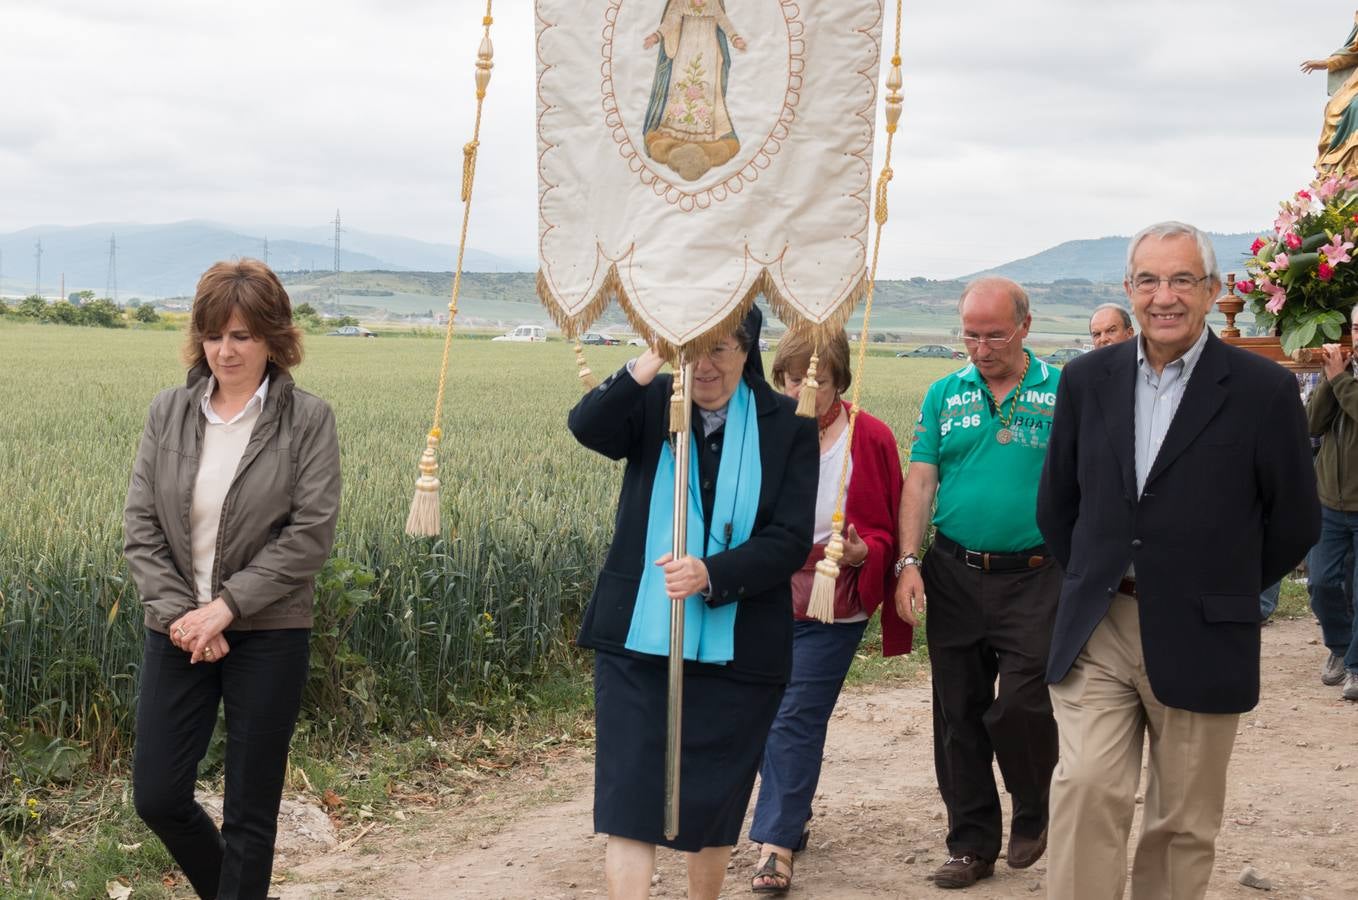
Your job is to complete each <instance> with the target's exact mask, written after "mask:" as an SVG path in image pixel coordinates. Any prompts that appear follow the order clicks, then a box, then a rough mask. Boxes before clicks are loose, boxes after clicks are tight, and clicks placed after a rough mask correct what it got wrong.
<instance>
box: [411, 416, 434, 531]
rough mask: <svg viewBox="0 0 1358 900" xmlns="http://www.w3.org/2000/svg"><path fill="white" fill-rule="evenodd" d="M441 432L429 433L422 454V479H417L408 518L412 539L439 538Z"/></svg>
mask: <svg viewBox="0 0 1358 900" xmlns="http://www.w3.org/2000/svg"><path fill="white" fill-rule="evenodd" d="M439 435H440V430H439V429H437V428H435V429H433V430H432V431H430V432H429V437H428V438H427V440H426V442H425V444H426V445H425V448H424V452H423V453H421V454H420V477H419V478H417V479H415V497H414V499H412V500H411V501H410V515H409V516H408V517H407V518H406V534H408V535H410V536H411V537H438V534H439V531H440V525H439V478H438V471H439V463H438V456H437V455H436V453H435V450H436V448H437V447H438V445H439Z"/></svg>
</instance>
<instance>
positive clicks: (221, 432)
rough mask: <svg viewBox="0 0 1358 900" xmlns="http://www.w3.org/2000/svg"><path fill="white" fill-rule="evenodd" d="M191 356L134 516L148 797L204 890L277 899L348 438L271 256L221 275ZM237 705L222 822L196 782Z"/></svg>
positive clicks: (137, 775) (149, 456)
mask: <svg viewBox="0 0 1358 900" xmlns="http://www.w3.org/2000/svg"><path fill="white" fill-rule="evenodd" d="M185 355H186V357H187V361H188V362H189V364H190V370H189V374H188V380H187V382H186V384H185V385H184V386H183V387H178V388H171V389H169V390H166V391H162V392H161V393H160V394H159V395H158V396H157V397H156V399H155V400H154V401H153V402H152V404H151V410H150V413H149V415H148V416H147V421H146V429H145V431H144V432H143V434H142V439H141V446H140V449H139V450H138V452H137V459H136V462H135V464H134V466H133V469H132V479H131V485H130V487H129V489H128V495H127V506H126V510H125V512H124V555H125V556H126V558H127V563H128V568H129V570H130V571H131V573H132V578H133V580H134V581H135V582H136V585H137V589H138V591H139V593H140V594H141V598H142V603H143V606H144V608H145V622H146V642H145V648H144V655H143V661H142V670H141V691H140V695H139V699H138V704H137V739H136V748H135V752H134V758H133V793H134V799H135V804H136V808H137V813H138V815H140V816H141V817H142V819H144V820H145V821H146V823H147V824H148V825H149V826H150V827H151V829H152V830H153V831H155V832H156V834H157V835H159V836H160V839H161V840H162V841H163V842H164V843H165V846H166V847H167V848H168V849H169V851H170V853H171V854H172V855H173V856H174V858H175V860H176V861H177V862H178V863H179V865H180V866H181V867H182V868H183V869H184V872H185V874H186V875H187V876H188V879H189V881H190V883H191V884H192V885H193V887H194V890H196V891H197V892H198V894H199V896H201V897H220V898H224V900H225V898H264V897H265V896H266V895H267V892H268V887H269V879H270V874H271V871H272V867H273V845H274V837H275V833H276V831H277V824H278V807H279V802H280V800H281V797H282V791H283V778H284V774H285V771H286V766H287V755H288V744H289V742H290V741H291V738H292V732H293V728H294V726H295V725H296V721H297V713H298V709H299V708H300V706H301V699H302V689H303V687H304V685H305V683H306V678H307V671H308V640H309V638H310V634H311V624H312V601H313V595H314V591H315V576H316V573H317V572H318V571H320V568H321V566H322V565H324V563H325V560H326V558H327V557H328V556H329V555H330V548H331V545H332V543H333V542H334V537H335V521H336V519H337V517H338V514H339V498H340V470H339V442H338V440H337V438H336V434H335V419H334V415H333V413H332V412H331V411H330V407H329V406H327V405H326V403H325V401H323V400H321V399H319V398H317V397H314V396H312V395H311V394H308V393H306V392H304V391H302V390H300V389H298V388H297V387H296V386H295V385H294V384H293V381H292V377H291V375H290V374H289V371H290V370H291V369H292V367H293V366H295V365H296V364H297V363H299V362H300V361H301V356H302V348H301V333H300V331H298V329H297V328H296V327H295V326H294V325H293V323H292V306H291V303H290V301H289V300H288V295H287V292H286V291H284V290H283V286H282V284H281V283H280V282H279V281H278V278H277V276H275V275H274V273H273V272H272V271H270V270H269V269H268V267H267V266H265V265H264V264H262V263H260V262H258V261H256V260H250V259H246V260H241V261H239V262H233V263H217V264H216V265H214V266H212V267H211V268H210V269H208V271H207V272H206V273H204V275H203V277H202V279H201V280H200V281H199V282H198V290H197V293H196V295H195V297H194V304H193V314H192V320H191V323H190V326H189V340H188V345H187V347H186V352H185ZM222 703H224V704H225V708H226V728H227V747H226V762H225V770H226V795H225V798H224V800H223V822H222V828H221V830H220V832H219V831H218V829H217V827H216V826H215V825H214V824H213V822H212V820H211V819H210V818H209V817H208V815H207V813H205V812H204V811H203V809H202V807H201V806H199V805H198V803H197V802H196V801H195V800H194V797H193V788H194V782H195V780H196V777H197V770H198V764H199V763H200V762H201V761H202V758H203V755H204V754H205V753H206V751H207V746H208V741H209V739H210V738H211V736H212V730H213V727H214V726H215V724H216V721H217V709H218V706H219V704H222Z"/></svg>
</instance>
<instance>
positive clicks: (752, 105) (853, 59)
mask: <svg viewBox="0 0 1358 900" xmlns="http://www.w3.org/2000/svg"><path fill="white" fill-rule="evenodd" d="M536 8H537V23H538V31H537V58H538V150H539V164H538V179H539V198H540V199H539V234H540V237H539V258H540V269H539V273H538V293H539V296H540V297H541V299H542V301H543V303H544V304H545V305H546V306H547V308H548V309H549V310H550V311H551V313H552V315H553V316H554V317H555V318H556V320H557V322H558V324H560V325H561V327H562V329H563V330H564V331H565V332H566V333H567V334H568V335H572V336H574V335H577V334H579V333H580V332H581V331H583V330H584V329H586V328H588V327H589V325H590V324H591V323H592V322H593V321H594V319H595V318H597V317H598V316H599V314H600V313H601V312H602V311H603V309H604V308H605V307H606V306H607V305H608V303H610V302H612V301H613V300H616V301H618V302H619V303H620V304H621V305H622V307H623V309H624V310H625V311H626V313H627V316H628V318H629V319H630V320H631V322H632V325H633V327H634V328H635V329H636V330H637V331H638V333H640V334H641V335H642V336H643V337H645V338H646V339H647V340H648V341H650V342H651V343H652V344H653V345H654V346H657V348H659V349H666V350H670V351H673V350H677V349H685V350H692V351H701V350H702V349H704V348H705V344H706V343H710V342H712V341H714V340H715V339H716V338H717V337H719V336H720V334H721V333H722V332H723V331H725V330H726V329H727V328H729V327H730V326H731V325H734V323H735V321H736V320H738V319H739V317H740V316H741V315H743V313H744V311H745V310H746V309H747V308H748V306H749V304H750V303H751V302H753V300H754V298H755V296H756V295H758V294H761V293H762V294H764V295H765V296H766V297H767V299H768V302H769V303H770V304H771V305H772V307H773V308H774V310H775V312H777V314H778V315H779V317H780V318H782V319H783V320H784V322H786V323H788V324H789V325H791V326H793V327H800V326H807V327H815V326H819V327H824V328H838V327H839V326H841V325H842V324H843V322H844V321H845V319H847V317H848V315H849V314H850V312H851V311H852V309H853V306H854V304H855V303H856V302H857V301H858V300H859V299H860V298H861V297H862V296H863V294H864V292H865V291H866V287H867V281H866V267H867V257H868V252H869V237H870V235H869V230H868V228H869V215H870V212H871V210H872V205H873V202H874V201H873V191H872V184H871V180H872V172H871V165H872V153H873V133H874V116H875V102H876V83H877V78H878V68H879V61H880V53H881V32H882V4H881V2H880V0H834V2H818V3H814V2H806V0H802V2H792V0H537V6H536ZM705 338H706V340H705Z"/></svg>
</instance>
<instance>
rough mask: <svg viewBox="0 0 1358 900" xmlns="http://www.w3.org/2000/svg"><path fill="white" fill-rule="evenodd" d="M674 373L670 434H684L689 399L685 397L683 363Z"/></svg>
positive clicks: (677, 365)
mask: <svg viewBox="0 0 1358 900" xmlns="http://www.w3.org/2000/svg"><path fill="white" fill-rule="evenodd" d="M676 369H677V370H678V371H676V372H675V373H674V393H672V394H670V434H683V433H684V430H685V429H686V428H687V427H688V416H686V415H684V414H685V413H686V412H688V403H687V402H686V401H687V398H686V397H685V396H684V379H683V376H682V374H681V373H682V372H683V361H682V360H680V361H679V362H678V363H677V364H676Z"/></svg>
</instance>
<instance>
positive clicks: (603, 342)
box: [580, 331, 621, 347]
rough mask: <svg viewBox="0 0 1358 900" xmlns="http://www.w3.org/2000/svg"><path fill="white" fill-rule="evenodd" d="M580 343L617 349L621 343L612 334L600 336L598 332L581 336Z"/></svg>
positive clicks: (590, 332) (587, 332)
mask: <svg viewBox="0 0 1358 900" xmlns="http://www.w3.org/2000/svg"><path fill="white" fill-rule="evenodd" d="M580 343H582V344H596V345H598V346H600V347H616V346H617V345H618V344H619V343H621V342H620V341H619V340H618V339H617V338H615V337H613V336H612V335H610V334H600V333H599V332H597V331H586V332H585V333H584V334H583V335H581V336H580Z"/></svg>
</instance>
